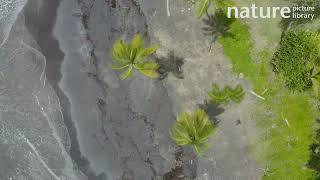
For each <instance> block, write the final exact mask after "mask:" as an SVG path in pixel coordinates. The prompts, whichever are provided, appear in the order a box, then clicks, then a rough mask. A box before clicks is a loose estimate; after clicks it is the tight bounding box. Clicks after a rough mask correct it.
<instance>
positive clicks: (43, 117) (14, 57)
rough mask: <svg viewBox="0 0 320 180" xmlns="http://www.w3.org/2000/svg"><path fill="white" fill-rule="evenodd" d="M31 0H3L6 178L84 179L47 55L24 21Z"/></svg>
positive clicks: (1, 116) (0, 174) (0, 58)
mask: <svg viewBox="0 0 320 180" xmlns="http://www.w3.org/2000/svg"><path fill="white" fill-rule="evenodd" d="M25 4H26V0H1V2H0V144H1V146H0V151H1V154H0V159H1V163H0V179H17V180H27V179H33V180H44V179H46V180H51V179H53V180H73V179H77V180H78V179H80V173H79V172H78V171H77V170H75V169H74V166H73V163H72V160H71V158H70V157H69V155H68V153H67V152H68V151H69V148H70V140H69V134H68V131H67V129H66V127H65V125H64V123H63V116H62V112H61V106H60V102H59V98H58V97H57V95H56V94H55V91H54V90H53V88H52V87H51V85H50V84H48V83H47V80H46V76H45V68H46V58H45V57H44V56H43V54H42V53H41V52H40V51H39V50H37V48H36V47H37V45H36V43H35V41H34V40H33V38H32V36H31V35H30V34H29V33H28V32H27V30H26V28H25V26H24V18H23V15H22V13H21V14H20V12H21V11H22V9H23V7H24V5H25Z"/></svg>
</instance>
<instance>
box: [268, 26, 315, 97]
mask: <svg viewBox="0 0 320 180" xmlns="http://www.w3.org/2000/svg"><path fill="white" fill-rule="evenodd" d="M319 61H320V35H319V33H317V32H311V31H289V32H288V34H287V35H285V36H284V37H283V38H282V39H281V42H280V48H278V50H277V51H276V52H275V54H274V58H273V59H272V61H271V63H272V66H273V71H274V72H276V73H277V74H279V75H282V76H283V78H284V79H285V83H286V85H287V87H288V88H289V89H291V90H297V91H304V90H306V89H309V88H311V86H312V84H315V87H316V89H315V90H316V91H315V92H316V93H315V94H318V92H317V91H318V90H317V86H316V85H317V82H318V81H317V76H318V73H319V72H317V71H316V69H317V68H316V66H317V64H319ZM311 70H312V71H311ZM312 74H313V76H312V77H313V78H312V77H311V75H312ZM313 82H314V83H313Z"/></svg>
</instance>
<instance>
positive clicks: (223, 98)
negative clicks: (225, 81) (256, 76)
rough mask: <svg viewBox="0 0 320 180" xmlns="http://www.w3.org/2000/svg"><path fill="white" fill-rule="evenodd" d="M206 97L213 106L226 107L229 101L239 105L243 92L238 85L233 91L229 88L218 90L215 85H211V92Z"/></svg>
mask: <svg viewBox="0 0 320 180" xmlns="http://www.w3.org/2000/svg"><path fill="white" fill-rule="evenodd" d="M208 95H209V97H210V100H211V103H212V104H213V105H216V106H218V105H220V104H222V105H225V106H226V105H228V104H229V102H230V101H233V102H235V103H240V102H241V101H242V100H243V98H244V96H245V92H244V90H243V88H242V86H241V85H240V84H238V85H237V86H236V87H235V88H234V89H232V88H231V87H230V86H226V87H224V88H223V89H220V88H219V86H218V85H217V84H213V85H212V90H211V91H210V92H209V93H208Z"/></svg>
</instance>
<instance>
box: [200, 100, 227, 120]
mask: <svg viewBox="0 0 320 180" xmlns="http://www.w3.org/2000/svg"><path fill="white" fill-rule="evenodd" d="M198 106H199V108H201V109H203V110H204V111H205V112H206V113H207V114H208V116H209V117H210V119H211V120H212V121H213V123H214V124H216V125H217V124H219V122H220V120H218V119H217V116H218V115H220V114H222V113H223V112H224V111H225V110H224V109H223V108H222V107H219V106H216V105H213V104H212V103H210V102H208V101H204V103H203V104H199V105H198Z"/></svg>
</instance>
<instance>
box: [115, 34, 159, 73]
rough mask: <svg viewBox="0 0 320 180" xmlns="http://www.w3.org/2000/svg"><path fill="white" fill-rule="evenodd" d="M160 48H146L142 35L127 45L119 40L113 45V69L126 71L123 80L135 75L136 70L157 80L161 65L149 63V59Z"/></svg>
mask: <svg viewBox="0 0 320 180" xmlns="http://www.w3.org/2000/svg"><path fill="white" fill-rule="evenodd" d="M157 49H158V46H150V47H146V48H145V47H144V40H143V38H142V36H141V35H136V36H135V37H134V38H133V40H132V41H131V43H126V42H125V41H124V40H122V39H118V40H116V41H115V43H114V44H113V51H112V56H113V59H114V62H115V65H114V66H113V69H115V70H126V71H125V73H123V74H122V75H121V79H126V78H128V77H131V76H132V75H133V72H134V69H136V70H138V71H139V72H141V73H142V74H144V75H146V76H148V77H151V78H157V77H158V73H157V69H158V68H159V65H158V64H157V63H155V62H154V61H147V58H148V57H149V56H150V55H152V54H154V53H155V52H156V51H157Z"/></svg>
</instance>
